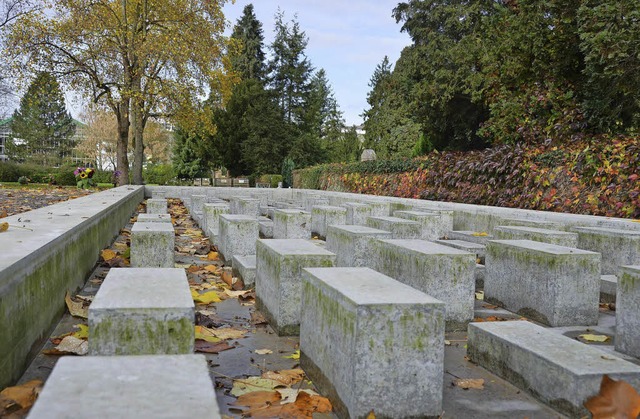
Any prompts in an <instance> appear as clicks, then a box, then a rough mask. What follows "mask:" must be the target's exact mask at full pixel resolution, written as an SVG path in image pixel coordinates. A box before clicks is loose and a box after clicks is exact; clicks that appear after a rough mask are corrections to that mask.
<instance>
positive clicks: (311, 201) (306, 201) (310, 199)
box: [302, 195, 329, 212]
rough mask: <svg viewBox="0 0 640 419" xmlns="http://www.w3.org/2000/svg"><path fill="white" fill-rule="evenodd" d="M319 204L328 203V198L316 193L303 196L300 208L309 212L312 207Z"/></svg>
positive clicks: (325, 204)
mask: <svg viewBox="0 0 640 419" xmlns="http://www.w3.org/2000/svg"><path fill="white" fill-rule="evenodd" d="M320 205H323V206H327V205H329V199H327V198H324V197H321V196H317V195H311V196H305V197H303V198H302V208H304V209H305V210H306V211H309V212H311V210H312V209H313V207H315V206H320Z"/></svg>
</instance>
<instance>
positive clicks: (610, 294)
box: [600, 275, 618, 303]
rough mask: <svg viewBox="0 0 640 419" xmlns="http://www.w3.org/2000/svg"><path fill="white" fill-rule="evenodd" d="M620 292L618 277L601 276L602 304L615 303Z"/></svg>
mask: <svg viewBox="0 0 640 419" xmlns="http://www.w3.org/2000/svg"><path fill="white" fill-rule="evenodd" d="M617 292H618V277H616V276H615V275H601V276H600V302H601V303H615V302H616V293H617Z"/></svg>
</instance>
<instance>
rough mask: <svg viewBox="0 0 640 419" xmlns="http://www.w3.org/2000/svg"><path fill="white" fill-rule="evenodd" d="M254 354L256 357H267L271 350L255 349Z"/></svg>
mask: <svg viewBox="0 0 640 419" xmlns="http://www.w3.org/2000/svg"><path fill="white" fill-rule="evenodd" d="M254 352H255V353H257V354H258V355H268V354H272V353H273V351H272V350H271V349H256V350H255V351H254Z"/></svg>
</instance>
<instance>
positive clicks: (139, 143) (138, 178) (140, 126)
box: [131, 99, 144, 185]
mask: <svg viewBox="0 0 640 419" xmlns="http://www.w3.org/2000/svg"><path fill="white" fill-rule="evenodd" d="M142 113H143V104H141V103H140V100H136V99H134V100H133V103H132V106H131V128H132V129H133V184H134V185H142V183H143V179H142V169H143V167H144V121H143V115H142Z"/></svg>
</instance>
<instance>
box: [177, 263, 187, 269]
mask: <svg viewBox="0 0 640 419" xmlns="http://www.w3.org/2000/svg"><path fill="white" fill-rule="evenodd" d="M189 266H191V265H189V264H184V263H174V264H173V267H174V268H178V269H187V268H189Z"/></svg>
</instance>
